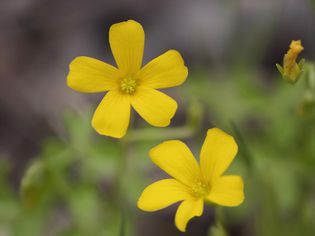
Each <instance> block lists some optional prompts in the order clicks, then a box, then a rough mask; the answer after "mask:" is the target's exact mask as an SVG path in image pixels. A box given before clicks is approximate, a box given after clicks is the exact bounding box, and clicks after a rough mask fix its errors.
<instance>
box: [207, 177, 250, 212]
mask: <svg viewBox="0 0 315 236" xmlns="http://www.w3.org/2000/svg"><path fill="white" fill-rule="evenodd" d="M207 200H209V201H211V202H214V203H216V204H219V205H223V206H238V205H240V204H241V203H242V202H243V201H244V183H243V179H242V177H241V176H237V175H226V176H222V177H220V178H218V179H217V180H216V181H215V182H214V183H213V185H212V188H211V191H210V194H209V196H208V197H207Z"/></svg>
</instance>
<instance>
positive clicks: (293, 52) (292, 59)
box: [277, 40, 305, 84]
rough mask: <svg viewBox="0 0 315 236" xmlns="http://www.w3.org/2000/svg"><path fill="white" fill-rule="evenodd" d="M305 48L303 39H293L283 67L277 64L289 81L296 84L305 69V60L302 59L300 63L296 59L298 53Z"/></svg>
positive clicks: (285, 78) (284, 77)
mask: <svg viewBox="0 0 315 236" xmlns="http://www.w3.org/2000/svg"><path fill="white" fill-rule="evenodd" d="M303 50H304V48H303V46H302V44H301V40H296V41H295V40H292V42H291V44H290V48H289V50H288V52H287V53H286V54H285V55H284V58H283V67H282V66H280V65H279V64H277V68H278V70H279V71H280V73H281V75H282V77H283V79H284V80H286V81H287V82H289V83H291V84H294V83H296V82H297V81H298V80H299V78H300V75H301V73H302V71H303V66H304V62H305V60H304V59H302V60H301V61H300V62H299V63H298V64H297V63H296V59H297V57H298V55H299V54H300V53H301V52H302V51H303Z"/></svg>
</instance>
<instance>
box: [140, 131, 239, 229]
mask: <svg viewBox="0 0 315 236" xmlns="http://www.w3.org/2000/svg"><path fill="white" fill-rule="evenodd" d="M237 149H238V147H237V144H236V143H235V141H234V139H233V137H232V136H230V135H228V134H226V133H224V132H223V131H222V130H220V129H217V128H213V129H209V130H208V133H207V137H206V139H205V141H204V144H203V146H202V149H201V153H200V165H199V164H198V163H197V161H196V159H195V158H194V156H193V154H192V153H191V151H190V150H189V149H188V147H187V146H186V145H185V144H184V143H183V142H181V141H179V140H171V141H166V142H163V143H161V144H160V145H158V146H156V147H154V148H153V149H151V151H150V157H151V159H152V161H153V162H154V163H155V164H156V165H157V166H159V167H160V168H161V169H162V170H164V171H165V172H166V173H167V174H169V175H170V176H172V177H173V178H170V179H164V180H160V181H157V182H155V183H153V184H151V185H149V186H148V187H147V188H146V189H145V190H144V191H143V193H142V195H141V196H140V198H139V200H138V207H139V208H140V209H142V210H144V211H157V210H160V209H162V208H165V207H167V206H170V205H172V204H174V203H176V202H179V201H181V204H180V205H179V207H178V209H177V212H176V216H175V225H176V226H177V228H178V229H179V230H180V231H182V232H185V230H186V225H187V223H188V221H189V220H190V219H191V218H193V217H195V216H201V214H202V213H203V205H204V202H212V203H215V204H218V205H223V206H238V205H240V204H241V203H242V202H243V200H244V192H243V186H244V184H243V179H242V177H241V176H237V175H225V176H222V175H223V173H224V172H225V170H226V169H227V168H228V167H229V165H230V164H231V162H232V161H233V159H234V157H235V155H236V153H237Z"/></svg>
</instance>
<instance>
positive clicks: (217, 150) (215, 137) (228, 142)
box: [200, 128, 238, 183]
mask: <svg viewBox="0 0 315 236" xmlns="http://www.w3.org/2000/svg"><path fill="white" fill-rule="evenodd" d="M237 149H238V147H237V144H236V143H235V141H234V138H233V137H232V136H230V135H228V134H227V133H225V132H223V131H222V130H220V129H218V128H213V129H209V130H208V133H207V137H206V139H205V141H204V143H203V145H202V148H201V153H200V167H201V171H202V174H203V176H204V177H205V179H206V180H207V181H209V183H211V182H212V181H214V180H215V179H216V178H218V177H219V176H220V175H222V174H223V172H224V171H225V170H226V169H227V168H228V167H229V165H230V164H231V162H232V161H233V159H234V157H235V155H236V153H237Z"/></svg>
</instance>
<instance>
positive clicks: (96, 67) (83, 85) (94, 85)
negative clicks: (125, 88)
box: [67, 57, 119, 93]
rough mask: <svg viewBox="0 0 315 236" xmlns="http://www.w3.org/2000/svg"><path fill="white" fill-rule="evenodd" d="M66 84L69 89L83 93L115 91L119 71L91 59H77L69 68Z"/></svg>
mask: <svg viewBox="0 0 315 236" xmlns="http://www.w3.org/2000/svg"><path fill="white" fill-rule="evenodd" d="M69 69H70V71H69V74H68V77H67V84H68V86H69V87H70V88H72V89H74V90H76V91H79V92H85V93H95V92H104V91H107V90H110V89H115V88H116V87H117V86H118V83H117V80H118V77H119V71H118V70H117V69H116V68H115V67H113V66H111V65H109V64H107V63H105V62H102V61H99V60H96V59H94V58H91V57H77V58H75V59H74V60H73V61H72V62H71V63H70V66H69Z"/></svg>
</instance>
